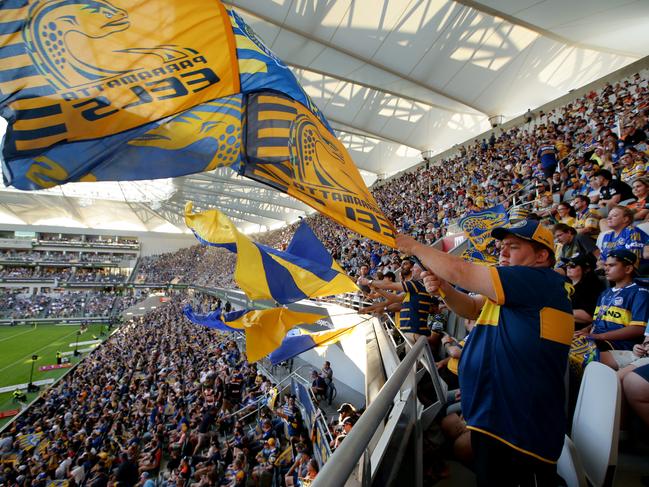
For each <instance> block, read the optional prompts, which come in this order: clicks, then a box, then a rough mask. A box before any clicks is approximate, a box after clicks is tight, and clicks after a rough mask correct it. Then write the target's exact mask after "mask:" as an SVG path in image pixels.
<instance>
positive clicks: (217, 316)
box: [183, 305, 325, 362]
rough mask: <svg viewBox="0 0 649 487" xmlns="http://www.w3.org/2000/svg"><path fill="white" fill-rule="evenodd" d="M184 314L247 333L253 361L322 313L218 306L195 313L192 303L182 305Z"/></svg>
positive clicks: (215, 326)
mask: <svg viewBox="0 0 649 487" xmlns="http://www.w3.org/2000/svg"><path fill="white" fill-rule="evenodd" d="M183 312H184V314H185V317H186V318H187V319H189V320H190V321H191V322H193V323H196V324H197V325H201V326H206V327H208V328H212V329H216V330H220V331H225V332H239V333H245V335H246V354H247V355H248V360H249V361H251V362H256V361H257V360H259V359H261V358H263V357H265V356H266V355H268V354H269V353H270V352H272V351H273V350H275V349H276V348H278V347H279V346H280V344H281V342H282V339H283V338H284V336H285V335H286V333H287V332H288V331H289V330H291V329H292V328H293V327H295V326H297V325H301V324H310V323H315V322H316V321H318V320H322V319H324V318H325V316H322V315H318V314H314V313H300V312H298V311H292V310H290V309H286V308H271V309H265V310H252V309H243V310H239V311H231V312H229V313H225V314H223V313H221V309H220V308H217V309H215V310H214V311H212V312H210V313H207V314H198V313H194V312H193V310H192V308H191V306H189V305H187V306H185V308H184V309H183Z"/></svg>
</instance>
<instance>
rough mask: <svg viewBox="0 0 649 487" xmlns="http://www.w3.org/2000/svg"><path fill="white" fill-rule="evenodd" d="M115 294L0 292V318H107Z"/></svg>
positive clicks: (87, 292)
mask: <svg viewBox="0 0 649 487" xmlns="http://www.w3.org/2000/svg"><path fill="white" fill-rule="evenodd" d="M115 299H116V296H115V294H114V293H104V292H93V291H70V290H67V291H65V292H58V291H57V292H41V293H38V294H30V293H29V292H28V291H27V292H26V291H25V290H19V291H13V290H7V289H3V290H2V292H1V293H0V318H4V319H8V318H11V319H29V318H76V317H98V316H108V315H109V314H110V312H111V310H112V308H113V304H114V303H115Z"/></svg>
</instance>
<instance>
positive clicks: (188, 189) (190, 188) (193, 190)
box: [183, 183, 307, 211]
mask: <svg viewBox="0 0 649 487" xmlns="http://www.w3.org/2000/svg"><path fill="white" fill-rule="evenodd" d="M213 184H215V186H213V187H209V186H208V187H200V186H198V185H196V183H191V184H190V185H187V186H185V187H184V188H183V196H185V197H186V198H187V199H188V200H191V198H192V195H193V194H200V195H204V196H208V197H209V196H219V197H220V196H228V197H230V198H238V199H241V200H243V201H246V200H248V201H257V202H259V203H270V201H269V200H268V198H263V197H261V196H257V195H255V194H253V193H243V192H240V191H228V190H226V189H224V188H225V185H220V184H218V183H213ZM280 194H282V196H283V193H278V192H276V191H275V192H274V194H273V196H276V195H280ZM275 201H276V202H277V203H278V205H277V206H281V207H284V208H291V209H292V210H297V211H306V209H307V206H306V205H301V204H300V203H298V202H296V201H295V200H294V199H293V198H291V197H282V198H281V199H280V198H276V199H275ZM280 202H281V203H280ZM214 203H215V204H218V201H217V200H215V201H214Z"/></svg>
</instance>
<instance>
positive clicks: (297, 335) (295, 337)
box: [268, 323, 360, 365]
mask: <svg viewBox="0 0 649 487" xmlns="http://www.w3.org/2000/svg"><path fill="white" fill-rule="evenodd" d="M359 324H360V323H357V324H356V325H352V326H347V327H344V328H336V329H334V330H327V331H319V332H315V333H312V332H309V331H307V330H304V329H301V328H296V329H293V330H291V331H290V332H288V334H287V335H286V336H285V337H284V340H282V344H281V345H280V347H279V348H277V349H276V350H274V351H273V352H272V353H271V354H270V355H269V356H268V359H269V360H270V362H271V363H272V364H273V365H276V364H278V363H280V362H284V361H285V360H289V359H291V358H293V357H296V356H297V355H300V354H301V353H304V352H306V351H307V350H311V349H312V348H316V347H326V346H328V345H332V344H334V343H336V342H338V341H339V340H341V339H342V338H343V337H346V336H348V335H351V334H352V333H353V332H354V330H356V327H357V326H358V325H359Z"/></svg>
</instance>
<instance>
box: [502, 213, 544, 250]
mask: <svg viewBox="0 0 649 487" xmlns="http://www.w3.org/2000/svg"><path fill="white" fill-rule="evenodd" d="M507 235H514V236H516V237H520V238H522V239H524V240H530V241H534V242H538V243H540V244H541V245H544V246H545V247H547V249H548V250H549V251H550V253H551V255H554V238H553V236H552V231H551V230H550V229H549V228H547V227H544V226H543V225H541V223H540V222H539V221H537V220H520V221H517V222H515V223H511V224H509V225H503V226H502V227H497V228H494V229H493V230H492V231H491V236H492V237H493V238H495V239H497V240H502V239H504V238H505V237H506V236H507Z"/></svg>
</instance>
